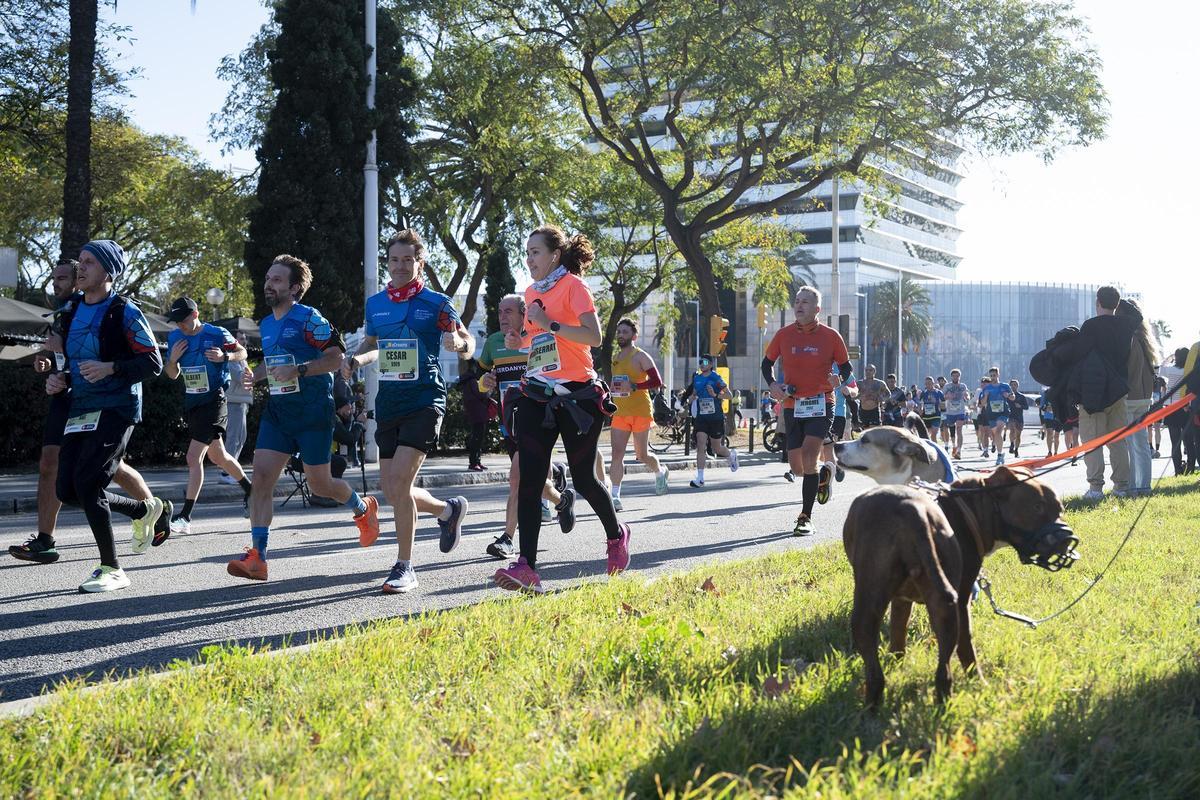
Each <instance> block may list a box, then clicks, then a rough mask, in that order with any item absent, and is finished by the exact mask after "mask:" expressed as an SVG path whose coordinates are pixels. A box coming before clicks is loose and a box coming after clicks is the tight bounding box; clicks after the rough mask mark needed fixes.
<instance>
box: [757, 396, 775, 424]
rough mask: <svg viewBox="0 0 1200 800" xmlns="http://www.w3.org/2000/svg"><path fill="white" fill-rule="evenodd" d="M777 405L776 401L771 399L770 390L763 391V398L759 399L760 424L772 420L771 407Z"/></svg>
mask: <svg viewBox="0 0 1200 800" xmlns="http://www.w3.org/2000/svg"><path fill="white" fill-rule="evenodd" d="M774 407H775V401H774V400H773V399H771V393H770V392H763V393H762V399H761V400H759V401H758V422H759V424H760V425H766V424H767V423H768V422H770V421H771V409H772V408H774Z"/></svg>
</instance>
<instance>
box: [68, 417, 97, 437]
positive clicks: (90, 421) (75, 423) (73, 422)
mask: <svg viewBox="0 0 1200 800" xmlns="http://www.w3.org/2000/svg"><path fill="white" fill-rule="evenodd" d="M99 424H100V412H99V411H93V412H91V413H90V414H79V415H78V416H74V417H70V418H68V419H67V425H66V427H65V428H63V433H64V434H66V433H88V432H90V431H94V430H96V426H98V425H99Z"/></svg>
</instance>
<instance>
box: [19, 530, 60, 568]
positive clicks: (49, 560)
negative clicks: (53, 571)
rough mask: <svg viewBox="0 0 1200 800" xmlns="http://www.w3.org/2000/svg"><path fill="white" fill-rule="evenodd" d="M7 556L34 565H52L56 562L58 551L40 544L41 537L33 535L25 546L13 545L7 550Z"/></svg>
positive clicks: (51, 546)
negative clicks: (30, 562)
mask: <svg viewBox="0 0 1200 800" xmlns="http://www.w3.org/2000/svg"><path fill="white" fill-rule="evenodd" d="M8 554H9V555H10V556H12V557H13V558H16V559H19V560H21V561H32V562H33V563H35V564H53V563H54V562H55V561H58V551H57V550H55V549H54V545H49V546H47V545H44V544H42V540H41V537H40V536H39V535H38V534H36V533H35V534H34V535H33V536H30V537H29V541H27V542H26V543H25V544H14V545H11V546H10V547H9V548H8Z"/></svg>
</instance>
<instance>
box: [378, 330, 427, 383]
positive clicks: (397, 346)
mask: <svg viewBox="0 0 1200 800" xmlns="http://www.w3.org/2000/svg"><path fill="white" fill-rule="evenodd" d="M417 355H418V348H417V340H416V339H380V340H379V380H381V381H415V380H416V379H417V373H418V371H419V369H420V368H419V366H418V363H417V361H418V358H417Z"/></svg>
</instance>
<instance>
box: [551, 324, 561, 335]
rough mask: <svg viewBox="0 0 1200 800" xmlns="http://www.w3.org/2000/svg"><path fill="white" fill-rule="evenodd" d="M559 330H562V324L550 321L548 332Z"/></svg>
mask: <svg viewBox="0 0 1200 800" xmlns="http://www.w3.org/2000/svg"><path fill="white" fill-rule="evenodd" d="M561 330H562V325H560V324H559V323H557V322H551V323H550V332H551V333H558V332H559V331H561Z"/></svg>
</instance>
